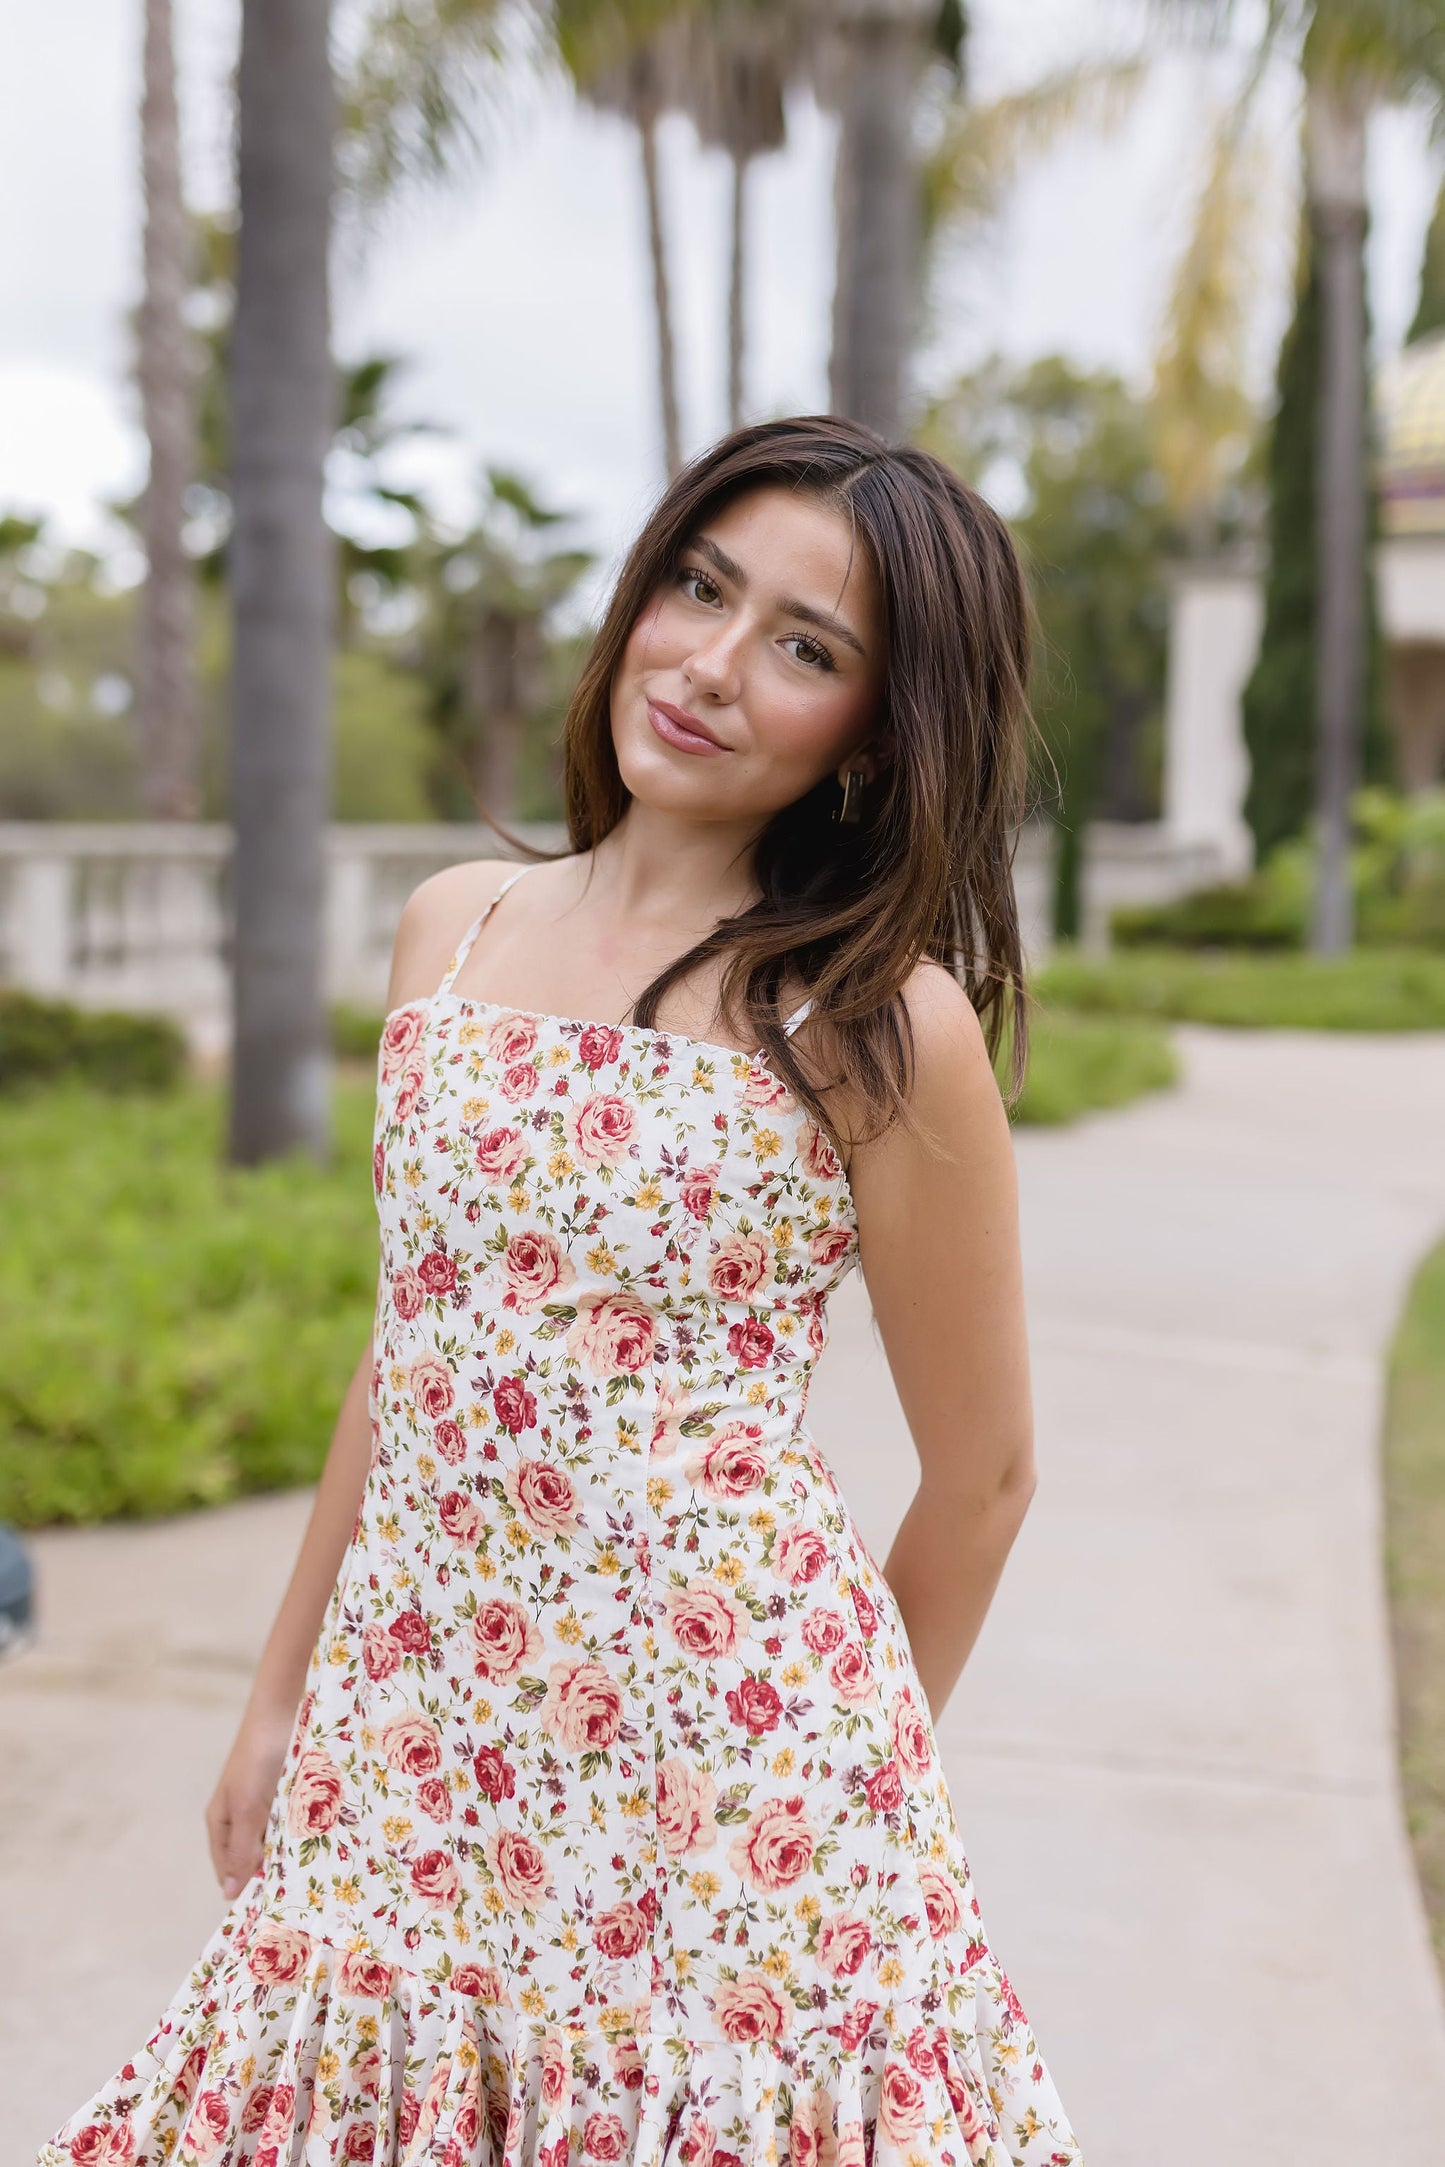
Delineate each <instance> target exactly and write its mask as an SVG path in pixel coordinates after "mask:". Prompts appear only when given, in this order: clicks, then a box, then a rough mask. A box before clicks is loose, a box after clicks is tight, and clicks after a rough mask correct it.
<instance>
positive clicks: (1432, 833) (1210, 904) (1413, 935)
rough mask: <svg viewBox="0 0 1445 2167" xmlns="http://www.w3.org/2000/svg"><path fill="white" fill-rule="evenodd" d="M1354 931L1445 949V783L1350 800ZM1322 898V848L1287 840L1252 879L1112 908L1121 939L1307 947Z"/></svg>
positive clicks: (1390, 942)
mask: <svg viewBox="0 0 1445 2167" xmlns="http://www.w3.org/2000/svg"><path fill="white" fill-rule="evenodd" d="M1351 816H1352V819H1353V823H1354V842H1353V845H1352V848H1351V852H1350V875H1351V881H1352V885H1353V888H1354V898H1355V921H1356V931H1357V935H1358V938H1359V940H1360V942H1361V943H1362V944H1363V945H1365V946H1367V947H1375V946H1378V947H1394V948H1398V947H1421V948H1442V949H1445V790H1429V791H1425V792H1423V793H1421V794H1419V795H1417V796H1415V797H1408V798H1407V797H1402V796H1400V795H1399V794H1398V793H1396V792H1394V791H1390V790H1379V789H1366V790H1359V791H1357V792H1356V793H1355V796H1354V799H1353V801H1352V804H1351ZM1313 898H1314V848H1313V845H1312V843H1311V842H1310V841H1309V839H1308V838H1306V837H1299V838H1296V839H1295V840H1294V841H1292V842H1286V843H1280V844H1279V845H1277V846H1276V848H1275V849H1274V850H1272V851H1271V852H1270V854H1269V856H1268V857H1267V858H1266V860H1265V862H1264V864H1263V865H1261V866H1260V867H1258V868H1257V870H1256V871H1255V872H1253V873H1251V874H1250V875H1249V876H1248V877H1247V878H1246V879H1244V880H1238V881H1227V882H1223V883H1221V884H1220V885H1219V886H1217V887H1213V888H1202V889H1199V890H1198V891H1196V893H1195V894H1193V895H1186V896H1181V897H1180V898H1179V899H1178V900H1177V901H1176V902H1173V903H1154V904H1146V905H1143V906H1138V905H1132V904H1131V905H1129V906H1127V907H1124V908H1121V909H1118V910H1116V911H1114V912H1113V914H1112V916H1111V919H1110V930H1111V933H1112V936H1113V938H1114V940H1115V942H1116V943H1117V944H1118V945H1119V946H1121V947H1139V946H1152V945H1154V944H1157V943H1160V942H1168V943H1169V944H1170V945H1171V946H1173V947H1178V948H1255V949H1267V948H1303V947H1304V945H1305V942H1306V940H1307V938H1308V934H1309V924H1310V911H1311V905H1312V902H1313Z"/></svg>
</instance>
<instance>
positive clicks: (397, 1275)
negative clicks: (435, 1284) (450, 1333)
mask: <svg viewBox="0 0 1445 2167" xmlns="http://www.w3.org/2000/svg"><path fill="white" fill-rule="evenodd" d="M391 1300H392V1306H393V1308H394V1309H395V1310H396V1313H397V1315H398V1316H399V1317H400V1318H402V1319H403V1320H404V1321H405V1322H406V1323H407V1324H410V1322H411V1320H412V1318H413V1317H419V1316H420V1315H421V1313H422V1311H423V1309H424V1308H425V1307H426V1288H425V1287H424V1286H423V1285H422V1283H421V1276H420V1274H419V1273H417V1272H415V1271H413V1270H412V1268H411V1266H410V1265H409V1264H404V1265H403V1266H402V1268H401V1270H400V1271H399V1272H394V1273H393V1274H392V1280H391Z"/></svg>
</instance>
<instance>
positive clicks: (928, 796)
mask: <svg viewBox="0 0 1445 2167" xmlns="http://www.w3.org/2000/svg"><path fill="white" fill-rule="evenodd" d="M767 487H781V488H785V489H797V490H803V491H806V492H807V493H808V494H809V495H811V496H814V497H818V498H820V499H822V500H823V501H824V502H825V503H829V504H833V505H835V506H837V507H838V508H839V509H840V510H841V511H842V512H843V513H844V515H845V516H846V517H847V518H848V519H849V521H850V522H851V524H852V527H853V532H854V536H855V540H858V541H861V543H862V545H863V547H864V548H866V550H867V551H868V553H869V556H870V558H871V561H872V565H873V569H874V572H875V574H876V576H877V580H878V585H879V590H880V594H881V597H882V606H883V613H884V623H885V628H886V637H887V647H888V653H887V675H886V681H885V686H884V691H883V698H882V711H881V713H880V715H879V718H878V724H877V735H878V737H879V739H880V741H881V743H882V745H883V747H884V748H886V751H885V764H884V765H883V767H882V769H881V772H880V774H879V776H878V778H877V779H876V780H875V781H874V782H872V783H871V784H870V785H869V786H868V787H867V788H866V789H865V790H864V792H863V814H862V817H861V819H860V820H859V821H857V822H856V823H849V824H843V823H840V822H838V821H835V819H834V818H833V813H834V810H835V808H836V806H837V804H838V801H839V795H840V793H839V787H838V782H837V778H836V776H835V775H832V774H829V775H828V776H826V777H824V779H823V780H822V781H821V782H819V783H818V784H817V785H816V786H815V787H814V788H813V789H812V790H810V791H808V792H807V793H806V794H805V795H804V796H803V797H801V798H799V799H797V800H796V801H795V802H794V803H793V804H791V805H787V806H785V807H784V808H783V809H782V811H781V812H778V813H776V814H775V815H774V816H773V818H772V819H771V820H770V821H769V823H768V825H767V827H766V828H765V829H764V831H763V833H762V834H761V835H760V837H759V838H758V841H757V843H756V845H755V848H754V862H753V869H754V873H755V877H756V879H757V881H758V885H759V886H760V887H761V889H762V895H761V898H760V899H759V901H757V902H756V903H754V904H753V905H752V906H751V907H750V908H749V909H747V910H745V911H742V912H740V913H739V914H737V915H736V916H734V917H731V918H726V919H723V920H720V921H719V923H718V924H717V925H716V926H715V927H714V929H713V930H712V931H711V932H710V933H709V934H707V935H706V936H705V937H704V938H703V939H702V940H700V941H698V942H697V943H696V944H695V945H694V946H693V947H691V948H689V949H688V950H687V952H686V954H684V955H680V956H678V957H677V959H676V961H675V962H673V963H670V964H669V965H668V966H667V968H666V969H665V970H664V971H661V972H659V974H658V976H657V977H656V978H654V979H653V981H652V983H651V984H650V985H649V986H648V987H647V988H646V990H645V991H644V992H643V993H641V994H640V995H639V996H638V999H637V1001H636V1002H635V1003H634V1006H633V1016H634V1019H635V1021H636V1022H637V1023H638V1024H640V1025H642V1026H643V1027H644V1028H647V1029H656V1028H658V1026H657V1021H656V1019H657V1006H658V1002H659V1001H660V1000H661V998H662V996H663V994H664V993H665V992H666V991H667V989H668V987H669V986H670V985H672V984H673V983H674V981H675V980H677V979H680V978H682V977H685V976H686V975H687V974H688V973H689V972H691V971H692V970H694V969H695V968H696V967H697V966H698V965H699V964H701V963H704V962H708V961H711V960H713V959H716V958H721V959H722V960H723V965H724V967H723V971H722V976H721V985H720V993H721V999H722V1003H723V1008H724V1011H725V1013H726V1014H727V1015H728V1017H729V1019H730V1020H731V1021H732V1022H733V1023H734V1024H737V1023H740V1022H744V1021H745V1022H746V1025H747V1028H748V1031H749V1032H750V1033H751V1036H752V1042H753V1043H754V1044H755V1045H757V1046H758V1047H759V1049H760V1050H761V1051H762V1052H763V1053H765V1054H766V1057H767V1060H768V1062H769V1064H770V1066H771V1067H772V1068H773V1069H774V1070H775V1071H776V1072H777V1074H778V1075H779V1076H780V1077H781V1078H782V1079H783V1080H784V1081H785V1082H786V1083H787V1084H788V1086H789V1087H790V1089H791V1090H792V1091H793V1092H794V1093H795V1094H796V1096H797V1097H798V1099H799V1101H800V1102H801V1103H802V1104H803V1105H804V1106H805V1107H806V1108H807V1110H808V1112H809V1113H810V1114H811V1115H812V1116H813V1118H814V1119H815V1120H817V1121H819V1122H820V1123H821V1124H822V1125H823V1126H824V1127H825V1128H826V1129H829V1130H833V1129H834V1124H833V1123H832V1122H831V1121H830V1120H829V1118H828V1115H827V1111H826V1108H825V1105H824V1101H823V1098H822V1095H821V1093H822V1089H826V1088H828V1084H832V1083H836V1082H838V1081H839V1080H841V1078H843V1077H846V1078H847V1080H848V1083H849V1085H850V1086H851V1087H852V1089H853V1091H854V1092H856V1094H857V1096H858V1100H859V1104H860V1108H861V1112H862V1115H863V1120H864V1123H865V1125H866V1128H867V1133H868V1134H870V1135H876V1134H878V1133H880V1132H881V1131H882V1130H883V1129H885V1128H886V1127H888V1126H889V1125H890V1123H891V1122H892V1121H894V1120H897V1119H902V1120H903V1121H904V1122H905V1123H909V1125H911V1123H910V1117H909V1110H908V1097H909V1088H910V1084H911V1080H912V1070H913V1058H914V1047H913V1034H912V1029H911V1025H910V1021H909V1017H908V1012H907V1008H906V1006H905V1004H904V1002H903V1000H902V998H901V993H900V989H901V987H902V986H903V984H904V981H905V980H906V979H907V977H908V975H909V973H910V971H911V970H912V969H913V968H914V966H915V965H916V964H917V963H918V962H919V961H920V960H921V959H922V958H923V957H925V956H932V957H934V958H936V960H937V961H938V962H940V963H942V964H944V965H945V966H946V967H947V968H948V969H949V970H950V971H952V972H953V974H954V975H955V977H956V978H958V980H959V981H960V983H961V984H962V985H963V987H964V988H965V990H966V991H967V993H968V996H969V999H970V1000H971V1001H972V1003H973V1006H974V1008H975V1009H976V1010H977V1012H978V1015H979V1017H980V1019H981V1020H982V1022H983V1025H984V1033H985V1039H986V1042H987V1044H988V1047H989V1050H990V1053H993V1054H996V1053H997V1050H998V1047H999V1043H1000V1041H1001V1039H1002V1037H1003V1035H1004V1033H1005V1031H1006V1029H1007V1028H1008V1026H1009V1024H1010V1022H1011V1023H1012V1038H1013V1043H1012V1064H1011V1075H1010V1079H1009V1085H1008V1089H1007V1091H1006V1093H1005V1098H1006V1101H1007V1103H1008V1104H1010V1105H1012V1104H1013V1102H1014V1101H1015V1100H1016V1099H1017V1096H1018V1093H1019V1090H1020V1089H1021V1087H1022V1083H1023V1077H1024V1071H1025V1066H1026V1062H1027V1022H1026V1015H1025V1008H1026V996H1025V990H1024V979H1023V961H1022V950H1021V945H1020V940H1019V925H1018V906H1017V902H1016V899H1015V895H1014V885H1013V856H1014V851H1015V849H1016V847H1017V840H1018V829H1019V825H1020V823H1021V821H1022V818H1023V814H1024V810H1025V796H1026V791H1027V785H1028V772H1029V754H1030V748H1031V734H1032V733H1033V723H1032V718H1031V716H1030V713H1029V707H1028V698H1027V682H1028V667H1029V654H1030V647H1031V641H1032V629H1033V621H1032V612H1031V608H1030V603H1029V598H1028V591H1027V588H1026V586H1025V582H1024V576H1023V571H1022V567H1021V565H1020V563H1019V558H1018V553H1017V551H1016V549H1015V547H1014V543H1013V540H1012V537H1011V536H1010V534H1009V531H1008V528H1007V527H1006V526H1005V524H1004V522H1003V520H1002V519H1001V518H1000V517H999V515H998V513H997V512H995V511H994V510H993V509H992V507H991V506H990V505H988V504H987V503H985V501H984V499H983V498H982V497H981V496H979V495H978V494H977V492H976V491H975V490H973V489H970V488H969V487H968V486H967V485H966V484H965V483H964V482H962V481H960V480H959V478H958V476H957V475H955V474H953V473H952V472H950V470H949V469H948V468H947V467H946V466H944V465H943V463H942V462H941V461H940V460H938V459H935V458H934V457H933V456H932V455H931V454H930V453H928V452H925V451H920V450H918V449H917V448H916V447H914V446H913V445H909V444H897V445H894V444H888V443H885V441H884V440H883V438H882V437H880V436H877V435H875V434H874V432H873V431H872V430H871V429H866V428H864V427H862V426H861V425H860V424H859V423H857V422H853V421H845V420H843V419H841V418H840V417H838V416H836V415H827V414H818V415H802V416H798V417H796V418H794V419H791V420H784V421H769V422H760V423H757V424H756V425H754V426H752V427H749V428H745V429H738V430H736V431H734V432H733V434H731V435H730V436H726V437H724V438H723V439H722V441H721V442H720V443H717V444H715V445H714V446H713V447H712V448H711V450H709V451H706V452H704V453H702V455H701V456H700V457H699V458H697V459H695V460H693V462H692V463H691V465H689V466H687V467H685V468H684V469H683V471H682V472H681V473H680V474H679V475H678V476H677V478H676V480H675V481H673V482H672V483H671V485H670V486H669V487H668V489H667V491H666V493H665V494H664V495H663V497H662V498H661V500H660V501H659V503H658V505H657V507H656V509H655V510H654V511H653V513H652V515H651V517H650V518H649V519H648V521H647V524H646V525H645V527H644V528H643V529H642V532H641V533H640V534H639V535H638V537H637V539H636V541H635V542H634V543H633V545H632V548H631V550H630V551H629V553H628V556H627V560H626V562H625V563H624V565H623V567H622V570H621V572H620V574H619V575H618V579H617V584H616V586H615V588H614V589H613V593H612V597H611V600H610V602H609V604H608V607H607V612H606V615H605V616H604V618H603V620H602V625H601V628H600V630H599V632H598V634H597V638H596V641H595V643H594V645H593V647H592V650H591V653H590V655H589V658H588V661H587V664H586V667H585V668H584V670H583V672H582V676H581V679H580V681H579V683H578V686H577V689H576V691H575V693H574V694H573V697H572V701H571V705H570V706H569V708H568V712H567V722H566V736H565V770H564V777H565V779H564V789H565V798H566V814H567V826H568V830H569V833H570V836H571V842H572V847H573V849H574V850H577V851H584V850H590V849H591V848H592V847H593V846H594V845H595V844H596V843H598V842H600V841H601V839H602V838H603V836H605V835H606V834H608V833H609V831H610V830H611V829H612V828H614V827H615V826H616V825H617V823H618V821H619V820H620V819H621V818H622V815H623V813H624V812H625V811H626V809H627V805H628V801H629V793H628V791H627V789H626V786H625V785H624V783H623V781H622V777H621V774H620V772H619V770H618V766H617V758H616V754H615V752H614V749H613V743H612V725H611V695H612V684H613V678H614V676H615V674H616V670H617V665H618V662H619V660H620V658H621V655H622V651H623V648H624V646H625V645H626V642H627V638H628V635H629V633H630V632H631V630H632V628H633V626H634V624H635V623H636V622H637V619H638V617H639V616H640V615H641V613H642V611H643V610H644V609H645V608H646V607H647V605H648V604H649V603H650V602H651V601H652V600H653V598H654V597H655V595H656V593H657V591H658V589H659V588H660V587H661V586H662V585H663V584H664V583H665V582H666V581H668V580H669V579H671V578H672V577H674V576H675V575H676V573H677V571H678V569H679V566H680V562H681V557H682V553H683V551H684V549H685V548H686V545H687V544H688V543H689V542H690V541H691V540H692V538H693V537H694V536H695V535H696V534H697V532H698V530H699V529H700V528H702V527H705V526H706V524H707V522H708V521H709V520H710V519H712V518H714V517H715V516H716V514H717V513H718V512H720V511H721V510H722V508H723V507H724V505H726V504H728V503H730V502H732V501H733V500H734V499H735V498H737V497H739V496H741V495H743V494H744V493H745V492H747V491H751V490H754V489H759V488H767ZM789 973H792V974H794V975H796V976H797V977H798V978H800V979H801V980H802V981H803V983H804V985H805V988H806V991H807V993H808V995H809V996H810V997H811V999H812V1002H813V1004H814V1010H815V1012H817V1013H819V1014H820V1015H821V1016H822V1017H823V1019H824V1020H825V1024H826V1025H827V1026H828V1027H829V1028H830V1029H831V1032H832V1035H833V1053H834V1058H835V1060H836V1068H837V1073H836V1074H835V1075H834V1076H832V1077H831V1078H829V1079H828V1084H824V1085H822V1086H821V1088H820V1084H819V1081H818V1079H817V1076H816V1074H815V1073H814V1072H813V1071H811V1070H810V1069H809V1068H808V1067H806V1066H805V1065H804V1063H803V1061H802V1060H800V1058H799V1056H798V1054H797V1053H795V1051H794V1049H793V1042H792V1040H791V1039H790V1038H788V1037H787V1036H785V1035H784V1032H783V1028H782V1026H783V1021H784V1018H783V1016H782V1013H781V1009H780V1003H781V997H782V993H783V987H784V984H785V980H786V978H787V976H788V974H789Z"/></svg>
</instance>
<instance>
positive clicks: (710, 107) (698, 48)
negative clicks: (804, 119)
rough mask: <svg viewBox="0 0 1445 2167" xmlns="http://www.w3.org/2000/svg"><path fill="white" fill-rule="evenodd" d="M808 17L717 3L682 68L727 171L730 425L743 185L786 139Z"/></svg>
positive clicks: (737, 369) (799, 9)
mask: <svg viewBox="0 0 1445 2167" xmlns="http://www.w3.org/2000/svg"><path fill="white" fill-rule="evenodd" d="M806 22H807V10H806V7H805V6H800V5H799V4H798V0H722V4H721V5H718V6H716V7H714V8H711V9H709V11H708V12H707V14H706V15H697V14H695V15H694V16H693V17H692V18H691V29H692V37H691V40H690V46H689V50H688V52H687V55H686V58H685V63H684V67H683V71H682V72H683V76H684V82H685V85H686V92H687V109H688V112H689V113H690V115H691V117H692V121H693V125H694V127H695V128H696V129H697V133H698V137H699V140H700V141H701V142H703V143H707V144H711V145H715V146H717V147H718V148H720V149H722V150H724V151H726V153H727V155H728V158H729V160H730V161H731V164H732V207H731V227H730V232H731V243H732V245H731V248H730V251H729V268H728V426H729V428H732V429H736V428H737V427H738V426H739V424H740V423H741V421H742V418H743V410H744V406H745V404H746V401H745V397H744V391H743V380H744V367H745V359H746V352H747V326H746V314H745V310H746V289H747V180H748V168H749V166H750V165H751V163H752V161H753V159H754V158H757V157H760V156H762V155H763V154H764V153H766V152H768V151H776V150H781V149H782V147H783V145H784V143H785V142H786V140H787V127H788V124H787V115H786V112H785V109H784V103H783V100H784V94H785V92H786V90H787V87H788V84H789V82H790V80H791V79H792V77H793V76H794V75H795V74H796V73H797V72H798V69H799V67H800V64H801V61H802V57H803V53H804V51H805V49H806Z"/></svg>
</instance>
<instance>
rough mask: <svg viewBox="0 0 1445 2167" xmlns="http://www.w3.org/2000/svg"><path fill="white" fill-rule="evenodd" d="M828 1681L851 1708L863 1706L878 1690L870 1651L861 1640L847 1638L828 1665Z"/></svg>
mask: <svg viewBox="0 0 1445 2167" xmlns="http://www.w3.org/2000/svg"><path fill="white" fill-rule="evenodd" d="M828 1683H829V1684H830V1685H831V1686H832V1688H833V1690H834V1692H835V1693H836V1694H837V1695H838V1698H839V1699H840V1700H841V1701H843V1702H844V1703H845V1705H846V1706H847V1707H849V1708H863V1707H865V1706H866V1705H867V1704H868V1702H869V1701H871V1700H873V1699H874V1698H875V1697H876V1695H877V1692H878V1682H877V1680H876V1679H875V1677H874V1675H873V1666H872V1664H871V1663H870V1662H869V1660H868V1651H867V1649H866V1648H865V1647H864V1646H863V1643H862V1641H861V1640H845V1641H844V1643H843V1645H842V1647H841V1648H840V1649H839V1650H838V1653H837V1654H836V1655H835V1656H834V1658H833V1660H832V1662H831V1663H830V1664H829V1665H828Z"/></svg>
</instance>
